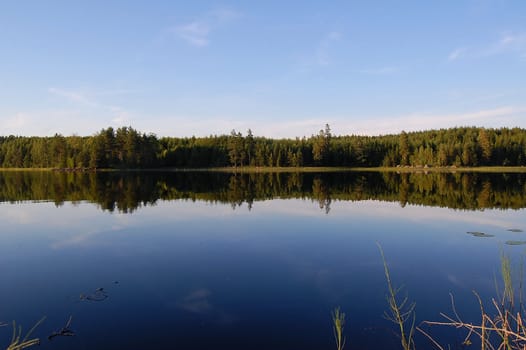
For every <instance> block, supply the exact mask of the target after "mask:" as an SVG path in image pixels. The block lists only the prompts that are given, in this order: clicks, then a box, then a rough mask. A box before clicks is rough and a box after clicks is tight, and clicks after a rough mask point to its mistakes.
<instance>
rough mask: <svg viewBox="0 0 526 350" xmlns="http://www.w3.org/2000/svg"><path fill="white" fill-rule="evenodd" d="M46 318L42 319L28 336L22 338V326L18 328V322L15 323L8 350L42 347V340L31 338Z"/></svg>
mask: <svg viewBox="0 0 526 350" xmlns="http://www.w3.org/2000/svg"><path fill="white" fill-rule="evenodd" d="M45 319H46V318H45V317H42V318H41V319H40V320H39V321H38V322H37V323H35V325H34V326H33V328H31V329H30V330H29V331H28V332H27V333H26V335H25V336H24V337H23V338H22V326H18V327H17V326H16V322H15V321H13V336H12V337H11V343H10V344H9V346H8V347H7V349H6V350H22V349H26V348H29V347H31V346H34V345H40V339H39V338H31V339H30V337H31V334H32V333H33V332H34V331H35V329H36V328H37V327H38V326H39V325H40V324H41V323H42V322H44V320H45Z"/></svg>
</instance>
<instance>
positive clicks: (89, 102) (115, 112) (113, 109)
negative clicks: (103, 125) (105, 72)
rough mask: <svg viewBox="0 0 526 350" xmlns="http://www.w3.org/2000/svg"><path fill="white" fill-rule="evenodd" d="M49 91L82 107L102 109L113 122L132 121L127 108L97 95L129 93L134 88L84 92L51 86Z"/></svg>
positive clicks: (122, 123) (127, 122) (124, 122)
mask: <svg viewBox="0 0 526 350" xmlns="http://www.w3.org/2000/svg"><path fill="white" fill-rule="evenodd" d="M47 91H48V93H50V94H52V95H54V96H58V97H61V98H63V99H65V100H67V101H68V102H71V103H74V104H78V105H79V106H80V107H83V108H84V107H90V108H93V109H97V110H102V111H103V112H104V114H109V117H110V119H109V121H108V123H110V122H111V124H116V125H125V124H129V123H130V122H131V113H130V112H128V111H127V110H126V109H125V108H123V107H120V106H115V105H108V104H105V103H101V102H99V101H98V99H97V96H98V97H99V98H100V97H102V96H113V95H120V94H128V93H130V91H133V90H101V91H93V92H84V91H82V92H81V91H78V90H68V89H63V88H56V87H50V88H48V90H47Z"/></svg>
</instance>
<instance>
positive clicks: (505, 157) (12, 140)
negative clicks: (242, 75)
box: [0, 125, 526, 169]
mask: <svg viewBox="0 0 526 350" xmlns="http://www.w3.org/2000/svg"><path fill="white" fill-rule="evenodd" d="M524 165H526V129H521V128H498V129H488V128H479V127H458V128H449V129H440V130H429V131H418V132H403V131H402V132H401V133H400V134H397V135H394V134H393V135H380V136H359V135H341V136H336V135H333V134H332V132H331V129H330V127H329V125H326V126H325V128H324V129H322V130H320V131H319V132H318V133H317V134H314V135H311V136H310V137H303V138H295V139H271V138H266V137H258V136H254V134H253V132H252V131H251V130H250V129H249V130H248V131H247V132H246V134H245V135H243V134H242V133H241V132H239V131H236V130H232V132H231V133H230V134H229V135H219V136H216V135H211V136H208V137H184V138H177V137H161V138H159V137H157V136H156V135H154V134H145V133H141V132H139V131H137V130H135V129H133V128H132V127H121V128H117V129H114V128H112V127H108V128H106V129H102V130H101V131H100V132H98V133H96V134H95V135H93V136H63V135H60V134H55V135H54V136H52V137H27V136H13V135H11V136H2V137H0V167H3V168H58V169H146V168H164V167H178V168H208V167H234V168H237V167H243V166H251V167H303V166H309V167H311V166H313V167H317V166H319V167H396V166H413V167H444V166H457V167H461V166H462V167H476V166H524Z"/></svg>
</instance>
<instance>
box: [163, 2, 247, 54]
mask: <svg viewBox="0 0 526 350" xmlns="http://www.w3.org/2000/svg"><path fill="white" fill-rule="evenodd" d="M239 17H241V14H240V13H239V12H236V11H233V10H229V9H220V10H215V11H211V12H208V13H206V14H204V15H203V16H200V17H199V18H198V19H195V20H193V21H191V22H188V23H184V24H181V25H177V26H174V27H170V28H169V29H168V32H170V33H172V34H174V35H175V36H176V37H178V38H179V39H182V40H184V41H185V42H187V43H188V44H190V45H192V46H195V47H205V46H208V44H209V43H210V34H211V33H212V31H213V30H215V29H216V28H218V27H220V26H221V25H223V24H225V23H228V22H230V21H232V20H235V19H237V18H239Z"/></svg>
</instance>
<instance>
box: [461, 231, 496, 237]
mask: <svg viewBox="0 0 526 350" xmlns="http://www.w3.org/2000/svg"><path fill="white" fill-rule="evenodd" d="M466 233H467V234H469V235H472V236H474V237H495V236H494V235H490V234H487V233H484V232H479V231H468V232H466Z"/></svg>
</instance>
